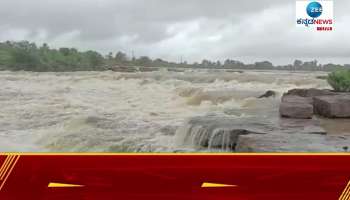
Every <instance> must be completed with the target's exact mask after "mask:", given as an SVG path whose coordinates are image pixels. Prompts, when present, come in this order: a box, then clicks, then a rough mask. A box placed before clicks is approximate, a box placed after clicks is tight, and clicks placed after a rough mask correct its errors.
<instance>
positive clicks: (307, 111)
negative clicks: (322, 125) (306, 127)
mask: <svg viewBox="0 0 350 200" xmlns="http://www.w3.org/2000/svg"><path fill="white" fill-rule="evenodd" d="M313 110H314V108H313V106H312V105H311V104H306V103H290V102H284V103H282V104H281V106H280V114H281V116H282V117H287V118H294V119H310V118H312V115H313Z"/></svg>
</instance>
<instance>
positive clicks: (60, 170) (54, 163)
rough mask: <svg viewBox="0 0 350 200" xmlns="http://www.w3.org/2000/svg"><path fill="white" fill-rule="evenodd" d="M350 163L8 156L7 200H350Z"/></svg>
mask: <svg viewBox="0 0 350 200" xmlns="http://www.w3.org/2000/svg"><path fill="white" fill-rule="evenodd" d="M349 180H350V156H347V155H340V154H339V155H335V154H328V155H327V154H326V155H304V154H300V155H288V154H284V155H283V154H276V155H272V154H265V155H256V154H251V155H247V154H230V155H220V154H218V155H186V154H169V155H165V154H150V155H145V154H125V155H122V154H120V155H118V154H101V155H98V154H94V155H88V154H80V155H79V154H77V155H70V154H67V155H58V154H57V155H56V154H47V155H46V154H42V155H35V154H9V155H2V156H0V184H1V185H0V199H1V200H19V199H26V200H30V199H33V200H34V199H35V200H41V199H50V200H55V199H60V200H62V199H65V200H69V199H72V200H73V199H74V200H77V199H84V200H90V199H91V200H92V199H93V200H95V199H96V200H102V199H103V200H109V199H111V200H112V199H113V200H114V199H122V200H124V199H125V200H134V199H135V200H136V199H137V200H140V199H142V200H146V199H150V200H158V199H159V200H172V199H176V200H180V199H181V200H186V199H191V200H193V199H200V200H209V199H212V200H218V199H220V200H225V199H230V200H233V199H237V200H250V199H252V200H255V199H259V200H261V199H269V200H275V199H276V200H303V199H308V200H310V199H317V200H320V199H327V200H337V199H339V200H348V199H350V187H348V182H349Z"/></svg>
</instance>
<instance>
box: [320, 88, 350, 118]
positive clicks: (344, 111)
mask: <svg viewBox="0 0 350 200" xmlns="http://www.w3.org/2000/svg"><path fill="white" fill-rule="evenodd" d="M314 107H315V112H316V114H318V115H321V116H324V117H328V118H350V94H342V95H333V96H320V97H315V98H314Z"/></svg>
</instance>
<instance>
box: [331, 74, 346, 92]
mask: <svg viewBox="0 0 350 200" xmlns="http://www.w3.org/2000/svg"><path fill="white" fill-rule="evenodd" d="M327 80H328V83H329V84H330V85H331V86H332V87H333V89H334V90H335V91H337V92H350V70H338V71H334V72H332V73H330V74H329V75H328V79H327Z"/></svg>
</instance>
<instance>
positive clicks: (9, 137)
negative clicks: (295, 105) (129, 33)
mask: <svg viewBox="0 0 350 200" xmlns="http://www.w3.org/2000/svg"><path fill="white" fill-rule="evenodd" d="M319 75H324V74H323V73H321V72H320V73H315V72H296V73H291V72H277V71H269V72H266V71H265V72H257V71H246V72H244V73H237V72H225V71H224V70H187V71H185V72H168V71H166V70H162V71H156V72H138V73H118V72H111V71H107V72H74V73H33V72H6V71H5V72H0V84H1V88H0V107H1V112H0V151H54V152H71V151H74V152H177V151H187V152H195V151H201V150H200V149H198V148H197V147H195V146H193V145H191V144H192V143H188V142H186V141H185V140H184V138H185V136H183V134H184V133H182V130H183V129H184V127H185V126H186V125H185V124H186V121H187V120H189V119H192V118H194V117H198V116H208V115H209V116H210V115H216V116H223V117H226V118H232V120H235V119H239V118H243V117H246V116H254V115H260V114H261V113H271V114H269V115H277V113H276V108H278V103H279V101H280V99H279V97H280V95H282V93H283V92H285V91H287V90H288V89H292V88H309V87H315V88H327V87H328V85H327V83H326V81H324V80H320V79H317V78H316V76H319ZM267 90H274V91H276V92H278V94H279V95H278V96H277V97H276V98H265V99H258V98H256V97H258V96H259V95H261V94H263V93H264V92H266V91H267ZM269 115H267V116H269Z"/></svg>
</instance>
